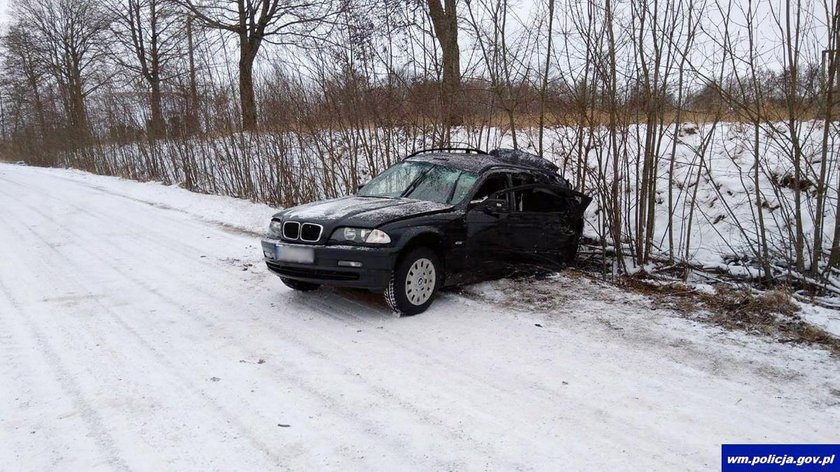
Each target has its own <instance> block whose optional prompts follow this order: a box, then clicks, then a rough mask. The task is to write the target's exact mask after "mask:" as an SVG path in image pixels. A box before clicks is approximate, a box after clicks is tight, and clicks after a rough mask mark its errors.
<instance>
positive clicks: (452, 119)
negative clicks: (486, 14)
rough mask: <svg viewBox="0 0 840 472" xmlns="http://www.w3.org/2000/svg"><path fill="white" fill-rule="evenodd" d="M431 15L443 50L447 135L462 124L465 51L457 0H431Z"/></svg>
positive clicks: (443, 84) (428, 1)
mask: <svg viewBox="0 0 840 472" xmlns="http://www.w3.org/2000/svg"><path fill="white" fill-rule="evenodd" d="M426 3H427V5H428V7H429V16H430V17H431V19H432V24H433V25H434V28H435V37H436V38H437V41H438V44H439V45H440V50H441V62H443V80H442V83H441V94H440V100H441V106H442V107H443V120H444V127H445V128H446V136H447V137H448V135H449V129H450V128H451V127H452V126H457V125H459V124H461V121H462V119H463V117H462V116H461V107H460V104H461V93H460V92H461V51H460V48H459V46H458V12H457V9H456V8H455V3H456V2H455V0H444V3H445V8H444V6H443V5H441V2H440V0H427V2H426Z"/></svg>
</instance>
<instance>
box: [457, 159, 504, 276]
mask: <svg viewBox="0 0 840 472" xmlns="http://www.w3.org/2000/svg"><path fill="white" fill-rule="evenodd" d="M509 186H510V178H509V175H508V174H507V173H504V172H495V173H491V174H489V175H487V176H485V177H484V178H483V179H482V180H481V181H480V182H479V183H478V184H477V185H476V191H475V192H473V194H472V195H471V197H470V205H469V207H468V209H467V213H466V216H465V219H466V226H467V235H466V240H465V241H464V244H465V245H466V249H467V251H466V252H467V259H468V264H467V265H468V267H470V268H471V269H472V270H478V271H482V270H487V269H493V268H496V267H497V265H498V263H500V262H502V261H503V260H504V259H505V258H506V256H507V254H508V253H509V251H508V247H507V241H505V237H506V235H507V232H508V230H507V219H508V216H509V204H508V203H505V205H504V208H497V207H494V208H486V207H485V205H482V202H484V201H485V200H486V199H488V198H490V197H491V196H493V195H497V194H498V193H499V192H500V191H503V190H504V189H506V188H508V187H509ZM502 198H507V195H504V196H503V197H502Z"/></svg>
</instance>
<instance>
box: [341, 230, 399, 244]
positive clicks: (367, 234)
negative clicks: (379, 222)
mask: <svg viewBox="0 0 840 472" xmlns="http://www.w3.org/2000/svg"><path fill="white" fill-rule="evenodd" d="M330 239H331V240H332V241H339V242H352V243H366V244H388V243H390V242H391V237H390V236H388V234H387V233H386V232H384V231H381V230H378V229H368V228H338V229H336V230H335V231H333V234H332V236H331V237H330Z"/></svg>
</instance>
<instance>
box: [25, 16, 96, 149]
mask: <svg viewBox="0 0 840 472" xmlns="http://www.w3.org/2000/svg"><path fill="white" fill-rule="evenodd" d="M14 11H15V14H16V15H17V17H18V18H19V20H20V24H21V27H23V28H26V29H27V30H28V31H31V32H32V34H33V35H34V36H36V37H38V38H39V41H38V43H37V44H38V54H39V55H40V57H41V58H43V60H44V62H45V63H46V64H48V65H49V68H50V71H51V72H52V74H53V76H54V77H55V79H56V81H57V83H58V86H59V89H60V91H61V94H62V101H63V105H64V108H65V110H66V113H67V119H68V122H69V123H68V127H69V129H70V130H71V132H72V135H71V138H79V139H81V140H84V139H86V137H87V136H88V135H89V133H90V129H89V128H88V118H87V111H86V108H85V98H86V97H87V96H88V95H89V94H90V93H91V92H93V91H94V90H96V89H97V88H98V87H99V86H100V85H102V84H103V83H104V82H105V81H106V80H107V75H106V74H103V72H102V70H101V69H99V68H100V66H101V65H102V62H103V58H104V49H105V48H104V46H105V44H103V42H102V41H101V40H102V37H103V34H104V33H105V32H106V30H107V28H108V25H109V19H108V17H107V15H105V14H104V12H103V10H102V9H101V7H100V5H99V3H98V2H96V1H93V0H43V1H39V2H26V1H19V2H17V3H15V4H14ZM74 140H75V139H74Z"/></svg>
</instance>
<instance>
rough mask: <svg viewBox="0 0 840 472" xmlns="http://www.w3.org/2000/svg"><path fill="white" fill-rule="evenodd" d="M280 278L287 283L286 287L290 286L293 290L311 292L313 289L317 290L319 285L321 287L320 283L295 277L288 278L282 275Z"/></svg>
mask: <svg viewBox="0 0 840 472" xmlns="http://www.w3.org/2000/svg"><path fill="white" fill-rule="evenodd" d="M280 280H282V281H283V283H284V284H286V287H289V288H290V289H292V290H297V291H299V292H311V291H313V290H317V289H318V287H320V285H318V284H313V283H310V282H302V281H300V280H294V279H287V278H285V277H280Z"/></svg>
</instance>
